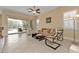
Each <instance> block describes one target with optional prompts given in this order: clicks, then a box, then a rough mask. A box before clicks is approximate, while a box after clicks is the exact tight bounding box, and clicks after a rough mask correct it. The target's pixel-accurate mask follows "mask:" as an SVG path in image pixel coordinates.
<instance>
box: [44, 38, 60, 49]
mask: <svg viewBox="0 0 79 59" xmlns="http://www.w3.org/2000/svg"><path fill="white" fill-rule="evenodd" d="M47 41H48V40H47V39H45V44H46V45H47V46H48V47H50V48H52V49H54V50H56V49H57V48H58V47H59V46H60V45H61V44H59V43H57V42H52V43H54V44H57V46H56V47H53V46H51V45H49V44H48V43H47Z"/></svg>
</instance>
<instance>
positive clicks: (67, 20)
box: [64, 11, 77, 29]
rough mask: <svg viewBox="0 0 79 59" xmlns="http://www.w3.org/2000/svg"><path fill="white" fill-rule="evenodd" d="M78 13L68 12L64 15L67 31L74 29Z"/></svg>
mask: <svg viewBox="0 0 79 59" xmlns="http://www.w3.org/2000/svg"><path fill="white" fill-rule="evenodd" d="M76 13H77V12H76V11H68V12H65V13H64V28H65V29H73V27H74V19H73V17H74V16H75V15H76Z"/></svg>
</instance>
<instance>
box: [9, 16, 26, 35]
mask: <svg viewBox="0 0 79 59" xmlns="http://www.w3.org/2000/svg"><path fill="white" fill-rule="evenodd" d="M26 26H27V25H26V21H24V20H19V19H12V18H8V34H12V33H18V28H21V29H22V30H24V29H26Z"/></svg>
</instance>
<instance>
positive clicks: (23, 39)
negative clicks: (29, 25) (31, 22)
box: [2, 33, 71, 53]
mask: <svg viewBox="0 0 79 59" xmlns="http://www.w3.org/2000/svg"><path fill="white" fill-rule="evenodd" d="M5 40H6V41H5V44H4V47H3V50H2V52H3V53H68V52H69V47H70V45H71V41H69V40H66V39H64V40H63V41H62V42H59V43H61V46H60V47H59V48H58V49H57V50H53V49H51V48H50V47H48V46H46V45H45V43H44V40H43V41H40V42H39V41H38V40H36V39H34V38H32V37H31V36H28V35H27V34H26V33H23V34H14V35H9V36H8V40H7V39H5Z"/></svg>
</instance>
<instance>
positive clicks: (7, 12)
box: [0, 6, 79, 53]
mask: <svg viewBox="0 0 79 59" xmlns="http://www.w3.org/2000/svg"><path fill="white" fill-rule="evenodd" d="M27 7H28V8H27ZM0 8H2V9H1V12H0V19H1V20H0V26H1V27H4V29H3V30H2V37H3V38H1V39H0V40H2V41H5V44H4V45H5V48H4V47H3V48H2V50H1V52H4V53H5V52H25V53H27V52H50V53H52V52H56V53H57V52H61V53H62V52H66V53H68V52H72V51H71V50H73V52H79V51H78V49H77V51H75V50H74V49H73V48H72V47H71V46H72V42H73V41H74V40H75V41H74V42H79V40H78V39H79V37H78V34H79V28H78V26H79V20H75V19H79V18H78V17H75V15H78V12H79V7H78V6H35V7H34V8H40V12H39V11H38V14H36V15H35V14H32V13H31V12H29V13H30V14H28V15H27V14H26V13H27V12H26V11H27V10H28V9H31V8H33V6H26V7H20V6H19V7H18V6H16V7H12V8H14V9H12V8H11V7H0ZM23 8H25V9H24V10H23ZM26 8H27V9H26ZM18 9H22V11H19V10H18ZM16 10H17V11H16ZM38 10H39V9H38ZM23 11H24V12H23ZM25 12H26V13H25ZM31 14H32V15H31ZM37 15H38V16H37ZM74 17H75V18H74ZM8 18H13V19H22V20H25V21H26V22H27V23H28V26H27V28H26V30H27V31H26V32H25V33H19V34H13V35H8ZM68 19H69V20H68ZM37 20H38V21H37ZM73 20H75V23H74V21H73ZM74 25H75V26H74ZM58 28H62V29H63V34H62V35H63V41H62V42H58V41H57V42H56V43H60V44H61V46H59V47H58V48H57V49H56V50H55V49H52V48H50V47H48V46H46V45H45V41H44V40H42V41H40V42H39V41H38V40H36V38H33V37H32V36H31V34H32V33H35V32H38V31H39V30H41V29H46V31H45V34H47V33H46V32H47V29H58ZM27 34H30V35H27ZM7 36H8V37H7ZM4 37H5V39H4ZM18 37H19V38H18ZM27 37H28V38H27ZM57 37H58V36H57ZM59 37H60V36H59ZM45 38H46V37H45ZM3 39H4V40H3ZM27 39H29V40H28V41H29V42H26V40H27ZM20 40H21V41H20ZM23 40H24V41H23ZM2 41H1V42H2ZM19 42H20V43H19ZM27 43H29V44H27ZM15 44H16V45H17V46H15ZM25 44H27V45H25ZM4 45H3V46H4ZM35 46H36V48H35ZM74 46H75V45H74ZM75 47H77V48H78V46H75ZM71 48H72V49H71Z"/></svg>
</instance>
